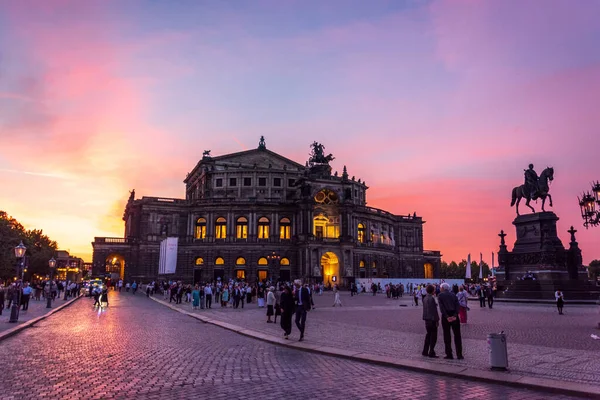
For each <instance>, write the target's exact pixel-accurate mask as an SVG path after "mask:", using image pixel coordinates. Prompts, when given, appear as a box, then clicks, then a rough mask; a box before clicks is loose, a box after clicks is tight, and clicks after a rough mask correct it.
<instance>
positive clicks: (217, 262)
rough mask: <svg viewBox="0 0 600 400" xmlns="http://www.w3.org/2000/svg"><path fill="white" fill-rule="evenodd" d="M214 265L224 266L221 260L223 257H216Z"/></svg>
mask: <svg viewBox="0 0 600 400" xmlns="http://www.w3.org/2000/svg"><path fill="white" fill-rule="evenodd" d="M215 265H225V260H224V259H223V257H217V258H216V259H215Z"/></svg>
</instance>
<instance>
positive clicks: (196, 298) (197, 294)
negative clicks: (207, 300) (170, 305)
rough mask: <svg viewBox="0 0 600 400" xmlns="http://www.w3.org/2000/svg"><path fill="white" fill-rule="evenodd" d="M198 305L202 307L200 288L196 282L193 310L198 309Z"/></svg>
mask: <svg viewBox="0 0 600 400" xmlns="http://www.w3.org/2000/svg"><path fill="white" fill-rule="evenodd" d="M198 307H200V289H198V285H197V284H196V285H195V286H194V290H192V310H197V309H198Z"/></svg>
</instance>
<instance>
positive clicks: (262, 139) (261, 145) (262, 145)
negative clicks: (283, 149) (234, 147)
mask: <svg viewBox="0 0 600 400" xmlns="http://www.w3.org/2000/svg"><path fill="white" fill-rule="evenodd" d="M258 149H259V150H266V149H267V143H266V142H265V137H264V136H261V137H260V140H259V141H258Z"/></svg>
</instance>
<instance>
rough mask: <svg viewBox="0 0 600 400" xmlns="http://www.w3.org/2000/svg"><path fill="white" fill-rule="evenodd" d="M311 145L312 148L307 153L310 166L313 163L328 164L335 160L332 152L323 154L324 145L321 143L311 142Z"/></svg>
mask: <svg viewBox="0 0 600 400" xmlns="http://www.w3.org/2000/svg"><path fill="white" fill-rule="evenodd" d="M311 147H312V150H311V152H310V154H309V155H310V158H309V159H308V162H309V164H310V165H311V166H312V165H314V164H329V163H330V162H331V161H333V160H335V157H334V156H333V155H332V154H328V155H325V152H324V150H325V146H323V145H322V144H321V143H318V142H313V144H312V145H311Z"/></svg>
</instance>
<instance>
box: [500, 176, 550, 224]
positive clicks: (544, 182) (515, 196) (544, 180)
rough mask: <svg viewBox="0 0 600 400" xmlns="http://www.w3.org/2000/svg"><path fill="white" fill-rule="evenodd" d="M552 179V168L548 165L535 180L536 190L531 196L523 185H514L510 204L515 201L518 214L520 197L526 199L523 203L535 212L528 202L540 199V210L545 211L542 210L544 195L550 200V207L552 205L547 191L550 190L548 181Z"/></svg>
mask: <svg viewBox="0 0 600 400" xmlns="http://www.w3.org/2000/svg"><path fill="white" fill-rule="evenodd" d="M552 180H554V168H552V167H548V168H546V169H545V170H543V171H542V173H541V174H540V177H539V178H538V181H537V192H535V193H534V194H533V196H532V195H531V193H529V191H528V189H527V187H525V185H521V186H517V187H515V188H514V189H513V190H512V201H511V202H510V206H511V207H512V206H514V205H515V202H516V203H517V215H520V214H519V203H520V202H521V199H522V198H526V199H527V202H526V203H525V205H526V206H527V207H529V208H531V211H533V212H535V210H534V208H533V207H532V206H531V205H529V202H530V201H531V200H537V199H542V211H546V210H544V204H545V203H546V197H548V199H549V200H550V207H552V196H550V193H548V191H549V190H550V184H549V183H550V182H552Z"/></svg>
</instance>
